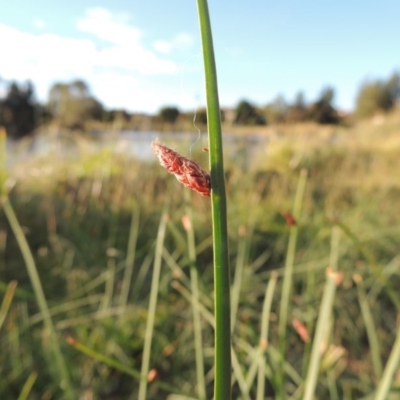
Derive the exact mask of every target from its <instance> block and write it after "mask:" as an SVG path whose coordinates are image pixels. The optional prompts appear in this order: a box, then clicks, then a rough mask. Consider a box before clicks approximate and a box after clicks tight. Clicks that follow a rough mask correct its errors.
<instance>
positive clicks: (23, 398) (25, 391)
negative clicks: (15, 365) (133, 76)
mask: <svg viewBox="0 0 400 400" xmlns="http://www.w3.org/2000/svg"><path fill="white" fill-rule="evenodd" d="M37 376H38V374H37V372H36V371H34V372H31V373H30V374H29V376H28V379H27V380H26V382H25V383H24V386H23V387H22V390H21V393H20V394H19V396H18V399H17V400H27V399H28V397H29V393H30V392H31V390H32V387H33V385H34V383H35V381H36V378H37Z"/></svg>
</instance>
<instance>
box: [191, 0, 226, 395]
mask: <svg viewBox="0 0 400 400" xmlns="http://www.w3.org/2000/svg"><path fill="white" fill-rule="evenodd" d="M197 7H198V14H199V24H200V32H201V41H202V47H203V61H204V73H205V85H206V97H207V123H208V140H209V147H210V152H209V154H210V170H211V171H210V172H211V189H212V190H211V209H212V228H213V229H212V231H213V244H214V282H215V283H214V312H215V378H214V399H215V400H228V399H230V398H231V372H232V366H231V330H230V327H231V323H230V315H231V312H230V282H229V260H228V227H227V211H226V193H225V176H224V163H223V146H222V131H221V118H220V108H219V99H218V86H217V71H216V66H215V57H214V48H213V40H212V33H211V23H210V16H209V11H208V4H207V1H206V0H197Z"/></svg>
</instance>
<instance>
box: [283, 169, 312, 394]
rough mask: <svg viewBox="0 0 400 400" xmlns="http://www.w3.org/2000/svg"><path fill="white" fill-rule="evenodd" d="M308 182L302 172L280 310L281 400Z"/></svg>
mask: <svg viewBox="0 0 400 400" xmlns="http://www.w3.org/2000/svg"><path fill="white" fill-rule="evenodd" d="M306 181H307V171H306V170H302V171H301V173H300V178H299V181H298V184H297V189H296V195H295V200H294V205H293V216H294V219H295V220H296V223H295V224H294V225H292V226H291V227H290V233H289V243H288V248H287V253H286V262H285V269H284V275H283V283H282V296H281V304H280V310H279V352H280V354H281V357H282V362H281V364H280V368H279V371H278V374H277V382H278V385H279V387H278V393H279V398H280V399H281V400H283V399H284V397H285V395H284V387H285V382H284V381H285V380H284V373H283V360H285V354H286V330H287V320H288V314H289V303H290V292H291V289H292V278H293V265H294V258H295V254H296V243H297V234H298V226H297V221H298V219H299V217H300V212H301V205H302V201H303V197H304V191H305V186H306Z"/></svg>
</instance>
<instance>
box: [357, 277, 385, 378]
mask: <svg viewBox="0 0 400 400" xmlns="http://www.w3.org/2000/svg"><path fill="white" fill-rule="evenodd" d="M353 279H354V281H355V282H356V284H357V294H358V302H359V303H360V308H361V314H362V317H363V320H364V326H365V330H366V332H367V336H368V342H369V347H370V351H371V360H372V368H373V370H374V375H375V379H376V380H377V381H379V379H380V378H381V376H382V370H383V367H382V360H381V349H380V344H379V337H378V332H377V330H376V327H375V322H374V317H373V315H372V312H371V308H370V305H369V303H368V298H367V294H366V292H365V287H364V282H363V280H362V278H361V276H357V275H356V276H355V277H354V278H353Z"/></svg>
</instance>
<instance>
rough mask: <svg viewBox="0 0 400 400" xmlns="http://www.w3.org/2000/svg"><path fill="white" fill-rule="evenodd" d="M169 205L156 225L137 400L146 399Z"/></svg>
mask: <svg viewBox="0 0 400 400" xmlns="http://www.w3.org/2000/svg"><path fill="white" fill-rule="evenodd" d="M168 207H169V202H167V203H166V205H165V207H164V212H163V214H162V216H161V221H160V224H159V226H158V232H157V242H156V250H155V258H154V270H153V277H152V281H151V289H150V302H149V309H148V317H147V324H146V331H145V337H144V345H143V358H142V368H141V373H140V374H141V378H140V384H139V394H138V400H145V399H146V391H147V375H148V373H149V369H150V353H151V342H152V339H153V329H154V320H155V314H156V307H157V297H158V287H159V283H160V273H161V261H162V250H163V247H164V239H165V231H166V227H167V220H168V215H167V209H168Z"/></svg>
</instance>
